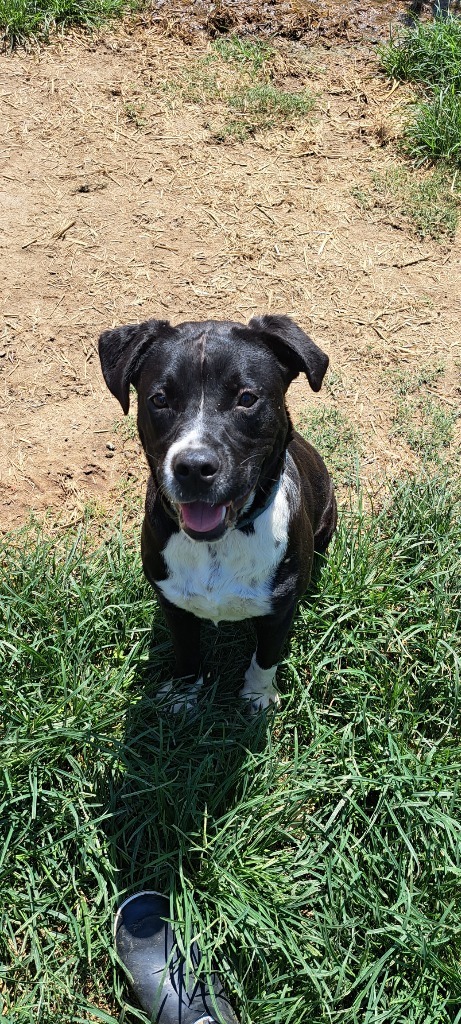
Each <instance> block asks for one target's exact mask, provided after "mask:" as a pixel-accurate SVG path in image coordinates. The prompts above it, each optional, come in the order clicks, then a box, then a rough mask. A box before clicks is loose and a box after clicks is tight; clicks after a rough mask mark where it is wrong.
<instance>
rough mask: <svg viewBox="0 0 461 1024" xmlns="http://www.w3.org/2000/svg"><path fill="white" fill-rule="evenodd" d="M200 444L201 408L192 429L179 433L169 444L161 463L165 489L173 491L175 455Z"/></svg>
mask: <svg viewBox="0 0 461 1024" xmlns="http://www.w3.org/2000/svg"><path fill="white" fill-rule="evenodd" d="M202 444H203V410H202V415H200V413H199V415H198V417H197V421H196V426H195V427H194V429H193V430H188V431H186V432H185V433H184V434H181V436H180V437H178V439H177V441H174V442H173V444H172V445H170V447H169V449H168V451H167V454H166V458H165V461H164V463H163V477H164V482H165V486H166V489H167V490H169V491H170V492H171V491H174V487H175V484H176V480H175V476H174V471H173V462H174V460H175V458H176V456H177V455H179V454H180V452H184V453H186V452H190V451H191V450H193V449H194V448H200V447H201V445H202Z"/></svg>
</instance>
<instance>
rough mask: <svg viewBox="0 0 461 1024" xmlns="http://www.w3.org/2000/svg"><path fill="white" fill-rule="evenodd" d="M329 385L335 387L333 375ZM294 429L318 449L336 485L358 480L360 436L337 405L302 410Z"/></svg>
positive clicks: (352, 482)
mask: <svg viewBox="0 0 461 1024" xmlns="http://www.w3.org/2000/svg"><path fill="white" fill-rule="evenodd" d="M329 376H330V375H329ZM332 386H333V388H334V386H335V380H334V378H333V384H332ZM296 429H297V430H299V432H300V434H302V436H303V437H305V438H306V440H307V441H310V442H311V444H315V447H316V448H318V450H319V452H320V454H321V456H322V458H323V459H324V460H325V462H326V463H327V464H328V466H329V468H330V471H331V473H332V475H333V478H334V481H335V484H343V485H344V484H345V485H351V484H354V483H355V482H356V481H357V475H358V471H357V466H358V459H359V456H360V452H361V444H360V438H359V435H358V433H357V431H356V429H355V427H354V426H353V425H352V424H351V423H350V422H349V420H348V419H347V417H346V416H345V415H344V413H342V412H341V411H340V410H339V409H338V408H337V407H336V406H334V405H331V406H329V405H325V406H322V408H319V409H314V410H312V411H311V412H309V413H304V414H303V415H302V416H300V417H299V419H298V420H297V422H296Z"/></svg>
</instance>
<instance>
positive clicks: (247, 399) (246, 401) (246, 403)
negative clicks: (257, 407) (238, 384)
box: [238, 391, 258, 409]
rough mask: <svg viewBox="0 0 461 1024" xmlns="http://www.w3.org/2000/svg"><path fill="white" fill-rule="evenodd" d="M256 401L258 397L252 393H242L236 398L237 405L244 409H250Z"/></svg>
mask: <svg viewBox="0 0 461 1024" xmlns="http://www.w3.org/2000/svg"><path fill="white" fill-rule="evenodd" d="M257 401H258V396H257V395H254V394H253V392H252V391H242V392H241V394H240V395H239V396H238V405H241V406H242V407H243V408H244V409H250V408H251V406H252V405H254V404H255V402H257Z"/></svg>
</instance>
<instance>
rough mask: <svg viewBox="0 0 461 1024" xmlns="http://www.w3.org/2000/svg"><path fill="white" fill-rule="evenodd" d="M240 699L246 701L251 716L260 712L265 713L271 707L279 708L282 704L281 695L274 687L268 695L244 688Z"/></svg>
mask: <svg viewBox="0 0 461 1024" xmlns="http://www.w3.org/2000/svg"><path fill="white" fill-rule="evenodd" d="M239 697H241V698H242V700H244V701H246V703H247V705H248V710H249V712H250V715H257V714H258V712H260V711H265V710H266V708H269V707H270V706H271V705H274V707H278V705H279V704H280V694H279V693H277V690H275V689H274V688H273V687H272V689H271V690H270V691H267V692H266V693H254V692H253V691H252V690H247V689H246V687H245V686H242V689H241V690H240V693H239Z"/></svg>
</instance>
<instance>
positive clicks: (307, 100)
mask: <svg viewBox="0 0 461 1024" xmlns="http://www.w3.org/2000/svg"><path fill="white" fill-rule="evenodd" d="M218 44H219V47H220V48H221V49H222V48H224V49H223V53H224V56H223V53H222V52H221V49H216V53H215V60H216V61H217V60H218V58H219V60H221V62H222V64H221V67H219V66H218V67H216V70H211V68H210V55H208V57H204V58H203V59H202V60H200V61H197V63H196V64H195V65H194V66H193V67H191V68H190V70H188V71H187V73H183V74H182V75H181V76H179V78H178V79H177V80H175V81H168V80H167V81H165V82H164V83H163V88H164V90H165V91H166V92H169V93H170V94H171V95H176V96H180V97H181V99H183V100H185V101H186V102H189V103H198V104H205V103H211V104H220V105H222V107H224V116H222V117H221V118H220V121H219V123H218V124H217V125H216V126H215V127H213V124H212V125H211V137H212V138H213V139H214V140H215V141H216V142H244V141H245V139H247V138H249V136H250V135H253V134H254V133H255V132H256V131H267V130H268V129H270V128H273V127H274V126H275V125H276V124H281V125H285V126H289V125H290V124H292V123H293V121H295V120H296V119H298V118H301V117H305V116H306V115H307V114H308V113H309V112H310V111H311V110H312V107H313V106H314V99H313V97H312V96H311V95H310V94H309V93H308V92H307V91H304V92H286V91H284V90H283V89H280V88H277V87H276V86H274V85H271V84H269V83H268V82H266V81H261V82H257V81H256V82H255V78H257V76H258V75H259V74H261V70H262V69H263V68H264V63H263V62H262V54H265V55H266V57H267V59H269V58H268V54H269V53H272V52H273V51H272V50H271V49H270V48H265V47H263V45H262V44H258V45H257V46H256V44H251V47H253V48H256V49H253V50H252V49H249V48H250V44H249V43H246V44H243V42H242V41H241V40H229V39H227V40H224V41H223V40H220V41H217V42H216V44H213V45H214V46H216V47H218ZM237 53H241V54H243V56H242V57H241V60H240V62H238V61H237V56H236V55H237ZM226 54H227V56H225V55H226ZM229 54H231V55H232V56H229ZM251 54H253V56H252V57H251V60H250V56H251ZM255 54H259V58H258V60H259V64H258V60H256V56H255ZM251 61H252V62H251ZM221 109H222V108H221ZM208 127H210V125H209V124H208Z"/></svg>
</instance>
